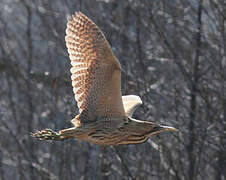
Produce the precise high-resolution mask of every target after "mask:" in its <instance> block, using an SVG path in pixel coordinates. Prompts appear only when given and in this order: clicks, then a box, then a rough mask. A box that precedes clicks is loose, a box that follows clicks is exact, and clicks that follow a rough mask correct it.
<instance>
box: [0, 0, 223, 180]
mask: <svg viewBox="0 0 226 180" xmlns="http://www.w3.org/2000/svg"><path fill="white" fill-rule="evenodd" d="M76 11H82V12H83V13H84V14H86V15H87V16H88V17H90V18H91V19H92V20H93V21H94V22H95V23H96V24H97V25H98V26H99V27H100V28H101V29H102V31H103V32H104V34H105V36H106V38H107V39H108V40H109V42H110V44H111V46H112V49H113V51H114V53H115V55H116V56H117V57H118V59H119V61H120V62H121V64H122V68H123V72H122V92H123V94H136V95H139V96H140V97H141V99H142V100H143V105H142V106H141V107H140V108H138V109H137V111H136V112H135V117H136V118H138V119H142V120H148V121H154V122H157V123H161V124H164V125H171V126H174V127H177V128H179V129H180V132H179V133H163V134H161V135H157V136H154V137H152V138H150V139H149V140H148V141H147V142H146V143H143V144H138V145H125V146H117V147H112V146H109V147H101V146H98V145H94V144H90V143H86V142H79V141H78V140H67V141H64V142H41V141H38V140H36V139H33V138H31V137H30V136H29V133H30V132H33V131H36V130H40V129H43V128H46V127H49V128H52V129H54V130H60V129H62V128H67V127H70V126H72V124H70V120H71V119H72V118H73V117H74V116H75V115H76V114H77V113H78V109H77V105H76V101H75V100H74V95H73V91H72V86H71V80H70V71H69V69H70V67H71V65H70V61H69V57H68V54H67V51H66V46H65V40H64V37H65V29H66V22H67V17H69V16H70V15H72V14H73V13H74V12H76ZM225 167H226V2H225V0H172V1H168V0H124V1H119V0H73V1H71V0H64V1H62V0H54V1H50V0H36V1H30V0H1V1H0V179H2V180H4V179H14V180H30V179H35V180H36V179H37V180H49V179H50V180H57V179H59V180H62V179H64V180H71V179H79V180H89V179H91V180H93V179H94V180H95V179H97V180H102V179H103V180H108V179H109V180H115V179H116V180H120V179H123V180H127V179H131V180H143V179H147V180H166V179H169V180H202V179H205V180H213V179H216V180H225V179H226V171H225Z"/></svg>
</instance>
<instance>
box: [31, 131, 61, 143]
mask: <svg viewBox="0 0 226 180" xmlns="http://www.w3.org/2000/svg"><path fill="white" fill-rule="evenodd" d="M31 136H32V137H35V138H38V139H39V140H56V141H62V140H64V139H65V138H64V136H62V135H61V134H60V133H58V132H55V131H53V130H51V129H43V130H41V131H38V132H36V133H31Z"/></svg>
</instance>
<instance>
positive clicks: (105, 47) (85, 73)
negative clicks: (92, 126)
mask: <svg viewBox="0 0 226 180" xmlns="http://www.w3.org/2000/svg"><path fill="white" fill-rule="evenodd" d="M65 40H66V46H67V48H68V53H69V57H70V60H71V65H72V68H71V73H72V76H71V79H72V86H73V91H74V94H75V100H76V101H77V105H78V108H79V112H80V115H84V117H85V119H86V120H87V121H91V120H93V119H94V118H95V117H97V116H99V117H103V116H125V111H124V108H123V104H122V97H121V65H120V63H119V61H118V60H117V58H116V57H115V56H114V54H113V52H112V51H111V48H110V45H109V43H108V42H107V40H106V38H105V36H104V35H103V33H102V32H101V30H100V29H99V28H98V27H97V25H95V24H94V23H93V22H92V21H91V20H90V19H89V18H88V17H86V16H85V15H84V14H82V13H81V12H78V13H76V14H75V15H73V16H72V17H71V19H69V20H68V23H67V29H66V37H65ZM86 120H84V118H83V121H84V122H85V121H86Z"/></svg>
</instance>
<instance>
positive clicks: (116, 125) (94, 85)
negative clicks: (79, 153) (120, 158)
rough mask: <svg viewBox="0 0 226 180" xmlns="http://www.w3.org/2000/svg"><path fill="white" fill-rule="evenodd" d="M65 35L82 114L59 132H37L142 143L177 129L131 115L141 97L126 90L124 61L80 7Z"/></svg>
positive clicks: (103, 142)
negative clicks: (137, 118)
mask: <svg viewBox="0 0 226 180" xmlns="http://www.w3.org/2000/svg"><path fill="white" fill-rule="evenodd" d="M65 41H66V46H67V48H68V53H69V57H70V60H71V65H72V68H71V73H72V75H71V79H72V86H73V91H74V94H75V100H76V101H77V105H78V108H79V114H78V115H77V116H75V118H74V119H72V123H73V124H74V127H72V128H69V129H64V130H61V131H60V132H59V133H57V132H54V131H52V130H50V129H44V130H41V131H38V132H37V133H33V134H32V136H33V137H36V138H39V139H41V140H64V139H68V138H77V139H80V140H84V141H88V142H92V143H96V144H100V145H120V144H136V143H142V142H145V141H146V140H147V139H148V138H149V137H150V136H152V135H154V134H158V133H160V132H163V131H177V129H175V128H173V127H167V126H161V125H158V124H155V123H151V122H148V121H140V120H135V119H133V118H132V114H133V112H134V111H135V109H136V108H137V107H138V106H139V105H141V104H142V101H141V99H140V97H138V96H135V95H128V96H122V95H121V65H120V63H119V61H118V59H117V58H116V57H115V55H114V54H113V52H112V51H111V47H110V45H109V43H108V41H107V40H106V38H105V36H104V34H103V33H102V32H101V30H100V29H99V28H98V27H97V25H95V24H94V23H93V22H92V21H91V20H90V19H89V18H88V17H86V16H85V15H84V14H82V13H81V12H78V13H76V14H75V15H73V16H72V17H71V19H69V20H68V23H67V29H66V37H65Z"/></svg>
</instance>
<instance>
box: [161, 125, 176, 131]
mask: <svg viewBox="0 0 226 180" xmlns="http://www.w3.org/2000/svg"><path fill="white" fill-rule="evenodd" d="M161 128H163V129H164V131H170V132H178V131H179V130H178V129H176V128H174V127H170V126H161Z"/></svg>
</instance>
